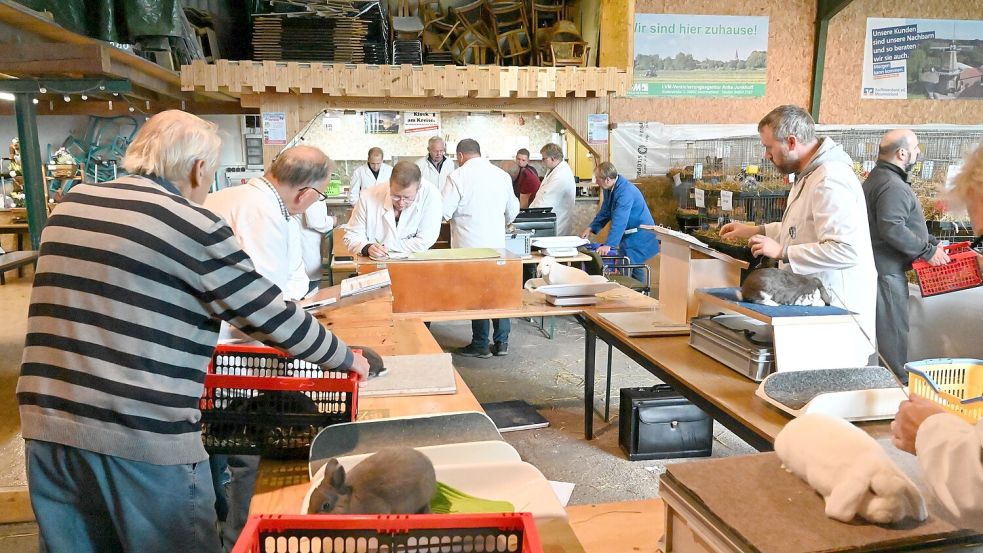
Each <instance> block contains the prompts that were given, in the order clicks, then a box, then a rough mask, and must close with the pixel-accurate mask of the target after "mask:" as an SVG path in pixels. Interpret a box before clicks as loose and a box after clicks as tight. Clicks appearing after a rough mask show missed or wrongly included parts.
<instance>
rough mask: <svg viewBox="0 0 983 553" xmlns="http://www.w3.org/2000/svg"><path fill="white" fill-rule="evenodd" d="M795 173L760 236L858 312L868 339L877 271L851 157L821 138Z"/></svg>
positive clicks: (863, 355)
mask: <svg viewBox="0 0 983 553" xmlns="http://www.w3.org/2000/svg"><path fill="white" fill-rule="evenodd" d="M796 177H797V178H796V182H795V185H794V186H793V187H792V190H791V191H790V192H789V199H788V207H786V208H785V214H784V216H783V217H782V221H781V222H777V223H768V224H767V225H765V226H764V228H765V235H766V236H768V237H769V238H772V239H773V240H776V241H777V242H778V243H779V244H781V245H782V247H783V248H784V249H785V252H786V256H787V257H788V263H787V264H786V266H788V267H790V268H791V270H792V272H794V273H796V274H800V275H809V276H814V277H816V278H818V279H820V280H821V281H822V282H823V284H824V285H825V286H826V289H827V290H829V293H830V296H831V299H832V301H833V304H834V305H838V306H840V307H844V308H846V309H848V310H850V311H853V312H854V313H857V315H858V319H859V321H860V324H861V326H862V328H863V330H864V331H865V332H866V333H867V336H868V337H869V338H870V341H871V342H873V341H874V336H875V332H874V318H875V316H876V310H877V270H876V269H875V267H874V254H873V251H872V250H871V246H870V227H869V226H868V225H867V202H866V200H865V199H864V192H863V189H862V188H861V187H860V181H859V180H858V179H857V176H856V174H854V172H853V161H852V160H851V159H850V156H848V155H847V154H846V153H845V152H844V151H843V148H842V147H841V146H839V145H837V144H836V143H835V142H833V141H832V140H831V139H829V138H825V139H823V141H822V142H821V144H820V148H819V151H818V152H817V153H816V156H815V157H814V158H813V159H812V161H810V162H809V165H807V166H806V168H805V169H804V170H803V171H802V172H801V173H800V174H798V175H796ZM865 342H866V340H865ZM829 346H830V347H836V344H829ZM864 351H866V353H864ZM864 351H858V352H857V359H858V363H860V362H864V363H865V362H866V358H867V356H869V355H870V354H872V353H874V348H873V347H871V346H870V345H869V344H868V345H867V346H866V347H865V348H864Z"/></svg>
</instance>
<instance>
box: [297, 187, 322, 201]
mask: <svg viewBox="0 0 983 553" xmlns="http://www.w3.org/2000/svg"><path fill="white" fill-rule="evenodd" d="M304 190H313V191H315V192H317V195H318V196H321V197H320V198H318V201H321V202H323V201H327V199H328V197H327V196H325V195H324V192H321V191H320V190H318V189H317V188H314V187H313V186H307V187H304V189H303V190H301V192H303V191H304Z"/></svg>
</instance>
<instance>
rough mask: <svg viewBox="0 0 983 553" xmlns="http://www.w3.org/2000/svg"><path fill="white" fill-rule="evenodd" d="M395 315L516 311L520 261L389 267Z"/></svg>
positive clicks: (502, 260) (409, 264)
mask: <svg viewBox="0 0 983 553" xmlns="http://www.w3.org/2000/svg"><path fill="white" fill-rule="evenodd" d="M388 268H389V275H390V277H391V279H392V287H391V289H392V295H393V307H392V310H393V312H394V313H418V312H423V313H427V312H437V311H443V312H446V311H468V310H485V309H516V308H518V307H519V306H521V305H522V260H521V259H520V258H519V257H509V258H504V259H481V260H462V261H413V262H400V263H390V264H389V265H388Z"/></svg>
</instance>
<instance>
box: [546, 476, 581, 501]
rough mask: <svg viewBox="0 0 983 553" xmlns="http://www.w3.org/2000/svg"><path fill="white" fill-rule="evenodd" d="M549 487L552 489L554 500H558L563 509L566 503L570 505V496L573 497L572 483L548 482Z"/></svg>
mask: <svg viewBox="0 0 983 553" xmlns="http://www.w3.org/2000/svg"><path fill="white" fill-rule="evenodd" d="M549 483H550V487H551V488H553V493H555V494H556V498H557V499H559V500H560V505H563V506H564V507H566V506H567V503H570V496H572V495H573V488H574V485H575V484H573V483H572V482H557V481H555V480H549Z"/></svg>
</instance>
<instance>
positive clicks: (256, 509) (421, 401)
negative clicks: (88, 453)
mask: <svg viewBox="0 0 983 553" xmlns="http://www.w3.org/2000/svg"><path fill="white" fill-rule="evenodd" d="M339 294H340V287H338V286H335V287H331V288H327V289H325V290H322V291H321V292H319V293H318V294H316V295H315V296H314V297H313V298H311V299H310V300H308V301H309V302H313V301H318V300H322V299H326V298H329V297H335V298H338V296H339ZM315 315H316V316H317V317H318V319H319V320H320V321H321V323H322V324H323V325H325V326H326V327H327V328H329V329H330V330H331V331H332V332H333V333H335V334H336V335H337V336H338V337H339V338H341V339H342V340H343V341H345V343H347V344H355V345H363V346H367V347H371V348H373V349H374V350H376V351H377V352H378V353H379V354H381V355H405V354H414V353H440V352H441V351H442V350H441V348H440V345H439V344H437V341H436V340H434V338H433V335H432V334H430V331H429V330H428V329H427V327H426V325H425V324H424V323H423V321H422V320H420V319H412V318H406V317H403V318H398V319H397V318H394V317H393V314H392V297H391V295H390V294H389V292H388V290H385V289H383V290H376V291H373V292H368V293H366V294H362V295H359V296H354V297H349V298H344V299H338V301H337V303H335V304H333V305H331V306H329V307H328V308H326V309H323V310H321V311H319V312H317V313H315ZM455 380H456V383H457V392H456V393H454V394H444V395H432V396H412V397H374V398H360V399H359V409H358V420H369V419H377V418H389V417H402V416H412V415H424V414H433V413H451V412H459V411H482V409H481V405H480V404H479V403H478V400H477V399H475V397H474V394H472V393H471V390H470V389H469V388H468V386H467V384H466V383H465V382H464V380H462V379H461V376H460V375H459V374H457V373H456V371H455ZM309 485H310V477H309V475H308V464H307V461H304V460H300V461H273V460H267V459H264V460H263V461H262V463H261V464H260V469H259V475H258V478H257V481H256V490H255V494H254V496H253V500H252V503H251V504H250V514H296V513H297V510H298V506H299V505H300V503H301V501H302V500H303V497H304V494H305V493H306V492H307V489H308V487H309ZM537 528H538V530H539V534H540V539H541V541H542V542H543V547H544V550H545V551H546V552H549V553H561V552H563V553H583V552H584V549H583V547H582V546H581V545H580V543H579V542H578V541H577V536H576V535H575V534H574V532H573V530H572V528H571V526H570V524H569V523H567V522H566V521H563V520H549V521H545V522H537Z"/></svg>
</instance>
